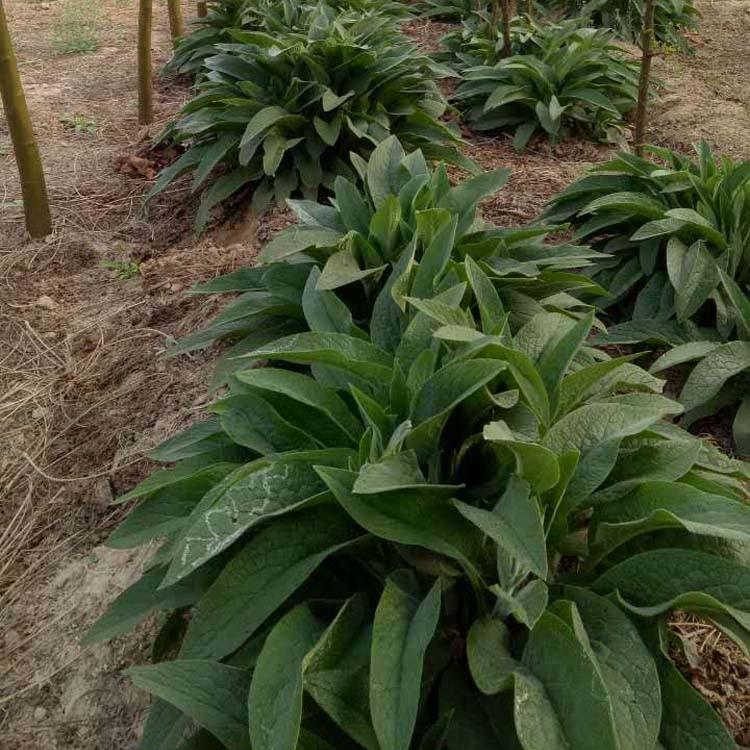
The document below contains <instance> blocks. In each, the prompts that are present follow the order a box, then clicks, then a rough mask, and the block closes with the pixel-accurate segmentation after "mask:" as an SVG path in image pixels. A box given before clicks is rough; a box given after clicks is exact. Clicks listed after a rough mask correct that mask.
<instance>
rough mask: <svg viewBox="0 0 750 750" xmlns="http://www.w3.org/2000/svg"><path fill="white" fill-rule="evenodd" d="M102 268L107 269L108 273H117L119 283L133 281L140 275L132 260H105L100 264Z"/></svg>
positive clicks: (137, 266)
mask: <svg viewBox="0 0 750 750" xmlns="http://www.w3.org/2000/svg"><path fill="white" fill-rule="evenodd" d="M101 267H102V268H107V269H109V270H110V271H115V272H116V273H117V278H118V279H120V281H128V280H129V279H134V278H135V277H136V276H139V275H140V273H141V268H140V266H139V265H138V263H136V262H135V261H134V260H116V259H115V260H110V259H105V260H103V261H102V262H101Z"/></svg>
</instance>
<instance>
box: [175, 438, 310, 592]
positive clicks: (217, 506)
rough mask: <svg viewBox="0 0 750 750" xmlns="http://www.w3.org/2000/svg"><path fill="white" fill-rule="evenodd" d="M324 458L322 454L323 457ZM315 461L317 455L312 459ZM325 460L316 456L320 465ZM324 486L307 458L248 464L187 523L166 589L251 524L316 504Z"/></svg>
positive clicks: (237, 537)
mask: <svg viewBox="0 0 750 750" xmlns="http://www.w3.org/2000/svg"><path fill="white" fill-rule="evenodd" d="M321 453H322V452H321ZM313 455H316V454H313ZM324 459H325V454H323V455H320V456H319V460H321V461H324ZM323 490H325V485H324V484H323V482H322V481H321V480H320V478H319V477H318V475H317V474H316V473H315V471H314V470H313V468H312V466H311V465H310V463H309V459H308V458H307V456H306V454H303V455H302V456H301V457H298V458H296V459H295V457H294V456H293V455H292V456H289V457H287V458H281V459H280V460H278V461H272V462H269V461H263V462H254V463H252V464H248V466H247V467H245V468H244V469H241V470H240V471H239V472H236V473H235V474H234V475H233V476H232V481H231V483H226V484H225V485H224V486H223V488H222V491H221V493H220V494H215V495H214V497H213V498H212V502H211V504H210V505H208V506H207V507H205V508H201V512H200V513H199V514H198V515H196V516H194V517H193V518H192V519H191V523H190V524H189V526H188V527H187V528H186V529H185V531H184V532H183V534H182V535H181V538H180V541H179V543H178V545H177V547H176V549H175V552H174V557H173V559H172V564H171V565H170V567H169V572H168V573H167V576H166V578H165V581H164V583H165V584H166V585H169V584H172V583H175V582H176V581H179V580H181V579H182V578H184V577H185V576H186V575H188V574H189V573H191V572H192V571H193V570H195V569H196V568H198V567H200V566H201V565H203V564H204V563H205V562H206V561H207V560H210V559H211V558H212V557H214V556H215V555H218V554H219V553H220V552H221V551H222V550H224V549H226V548H227V547H229V546H230V545H231V544H233V543H234V542H235V541H236V540H237V539H239V538H240V537H241V536H242V535H243V534H245V533H246V532H247V531H248V530H249V529H251V528H252V527H253V526H254V525H255V524H257V523H260V522H262V521H266V520H268V519H271V518H274V517H275V516H279V515H282V514H284V513H289V512H291V511H294V510H297V509H299V508H302V507H304V506H306V505H309V504H310V503H311V502H312V503H314V502H315V501H316V499H317V496H319V495H320V493H321V492H322V491H323Z"/></svg>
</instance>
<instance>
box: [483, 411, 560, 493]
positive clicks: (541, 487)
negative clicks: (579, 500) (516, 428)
mask: <svg viewBox="0 0 750 750" xmlns="http://www.w3.org/2000/svg"><path fill="white" fill-rule="evenodd" d="M482 434H483V437H484V439H485V440H487V441H489V442H490V443H492V444H493V445H500V446H503V448H505V449H506V450H508V451H510V452H511V453H512V454H513V456H514V457H515V461H516V467H515V468H516V474H518V476H519V477H521V478H522V479H525V480H526V481H527V482H530V483H531V484H532V485H533V487H534V489H535V490H537V491H538V492H545V491H546V490H549V489H551V488H552V487H554V486H555V485H556V484H557V483H558V481H559V480H560V466H559V464H558V461H557V456H556V455H555V454H554V453H553V452H552V451H551V450H549V449H548V448H545V447H544V446H542V445H540V444H539V443H537V442H533V441H531V440H524V439H523V437H522V436H520V435H516V434H514V433H513V431H512V430H511V429H510V427H508V425H507V424H506V423H505V422H503V421H502V420H498V421H497V422H490V423H489V424H486V425H485V426H484V432H483V433H482Z"/></svg>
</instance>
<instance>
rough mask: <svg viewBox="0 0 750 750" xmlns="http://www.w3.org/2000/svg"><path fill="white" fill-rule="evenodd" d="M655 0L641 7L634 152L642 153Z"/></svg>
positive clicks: (649, 79) (652, 45) (648, 0)
mask: <svg viewBox="0 0 750 750" xmlns="http://www.w3.org/2000/svg"><path fill="white" fill-rule="evenodd" d="M655 11H656V0H646V5H645V7H644V9H643V28H642V30H641V77H640V82H639V84H638V106H637V107H636V110H635V135H634V140H635V153H636V154H638V156H642V155H643V149H644V146H645V143H644V140H645V138H646V116H647V106H648V92H649V87H650V83H651V59H652V58H653V56H654V53H653V47H654V14H655Z"/></svg>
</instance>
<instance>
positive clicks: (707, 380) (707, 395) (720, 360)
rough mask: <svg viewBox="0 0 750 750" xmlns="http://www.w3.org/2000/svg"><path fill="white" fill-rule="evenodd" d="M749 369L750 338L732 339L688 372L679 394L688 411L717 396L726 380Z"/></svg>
mask: <svg viewBox="0 0 750 750" xmlns="http://www.w3.org/2000/svg"><path fill="white" fill-rule="evenodd" d="M748 369H750V341H732V342H730V343H728V344H724V345H723V346H720V347H719V348H717V349H714V350H713V351H712V352H711V353H710V354H709V355H708V356H707V357H706V358H705V359H703V360H701V361H700V362H699V363H698V364H697V365H696V366H695V368H694V369H693V371H692V372H691V373H690V375H688V379H687V381H686V382H685V385H684V387H683V389H682V393H681V394H680V402H681V403H682V404H683V406H684V407H685V410H686V411H690V410H691V409H695V408H696V407H698V406H701V405H702V404H705V403H706V402H707V401H710V400H711V399H712V398H714V396H716V395H717V394H718V393H719V392H720V391H721V389H722V387H723V386H724V385H725V384H726V382H727V381H728V380H729V379H730V378H732V377H734V376H735V375H739V374H740V373H741V372H744V371H746V370H748Z"/></svg>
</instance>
